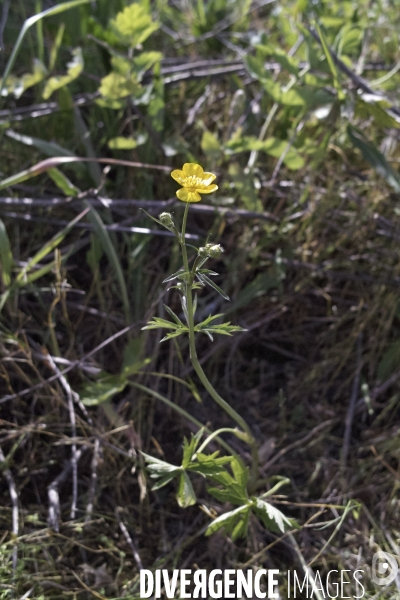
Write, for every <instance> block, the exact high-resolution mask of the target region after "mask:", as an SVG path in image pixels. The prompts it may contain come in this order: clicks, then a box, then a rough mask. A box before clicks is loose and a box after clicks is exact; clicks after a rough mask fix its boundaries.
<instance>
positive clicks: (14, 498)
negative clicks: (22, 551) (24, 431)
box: [0, 448, 19, 575]
mask: <svg viewBox="0 0 400 600" xmlns="http://www.w3.org/2000/svg"><path fill="white" fill-rule="evenodd" d="M0 463H1V464H2V465H6V464H7V462H6V459H5V456H4V454H3V450H2V449H1V448H0ZM4 476H5V478H6V479H7V483H8V489H9V491H10V498H11V506H12V532H13V536H14V537H15V543H16V539H17V537H18V533H19V515H18V494H17V488H16V487H15V482H14V478H13V476H12V473H11V471H10V469H9V468H8V467H6V468H5V469H4ZM17 562H18V546H17V545H15V546H14V548H13V571H14V575H15V571H16V570H17Z"/></svg>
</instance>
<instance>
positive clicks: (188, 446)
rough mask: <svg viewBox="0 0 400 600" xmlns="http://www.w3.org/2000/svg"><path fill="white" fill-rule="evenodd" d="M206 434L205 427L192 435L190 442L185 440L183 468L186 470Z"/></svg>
mask: <svg viewBox="0 0 400 600" xmlns="http://www.w3.org/2000/svg"><path fill="white" fill-rule="evenodd" d="M203 433H204V427H202V428H201V429H199V431H198V432H197V433H196V434H195V435H192V437H191V438H190V441H189V440H188V439H187V438H184V439H183V458H182V467H183V468H184V469H186V468H187V467H188V466H189V464H190V463H191V461H192V457H193V455H194V454H195V452H196V449H197V446H198V445H199V443H200V440H201V437H202V435H203Z"/></svg>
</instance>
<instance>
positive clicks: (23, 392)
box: [0, 289, 168, 414]
mask: <svg viewBox="0 0 400 600" xmlns="http://www.w3.org/2000/svg"><path fill="white" fill-rule="evenodd" d="M167 292H168V289H167V290H165V291H163V292H162V293H161V294H160V295H159V297H158V298H156V300H155V301H154V302H153V303H152V304H151V305H150V307H149V310H148V311H147V314H146V316H145V318H144V319H143V321H139V322H138V323H133V324H132V325H127V326H126V327H124V328H123V329H121V331H118V332H117V333H114V335H112V336H111V337H109V338H107V339H106V340H104V342H101V344H99V345H98V346H96V347H95V348H93V350H91V351H90V352H88V353H87V354H84V355H83V357H82V358H80V359H79V360H75V361H73V362H71V364H70V365H69V366H68V367H66V368H65V369H64V370H63V371H60V372H59V373H57V374H56V375H52V376H51V377H49V378H48V379H46V380H45V381H41V382H40V383H37V384H36V385H33V386H31V387H30V388H26V389H25V390H21V391H20V392H18V393H16V394H9V395H7V396H4V397H3V398H1V399H0V404H3V403H4V402H7V401H8V400H13V399H14V398H20V397H21V396H26V395H27V394H30V393H32V392H34V391H36V390H38V389H41V388H42V387H44V386H45V385H46V384H48V383H52V382H53V381H56V380H57V379H59V378H60V376H61V375H65V374H66V373H69V371H72V369H74V368H75V367H79V366H80V365H81V363H84V362H85V361H86V360H87V359H88V358H91V357H92V356H94V355H95V354H96V353H97V352H99V350H102V349H103V348H105V347H106V346H108V344H111V343H112V342H113V341H115V340H116V339H117V338H119V337H121V336H122V335H125V334H126V333H128V332H129V331H132V329H135V327H141V326H142V325H143V324H144V323H147V321H148V319H149V318H150V315H151V314H152V313H153V311H154V308H155V307H156V306H157V304H158V302H159V301H160V299H161V298H163V296H165V294H166V293H167ZM86 414H87V413H86Z"/></svg>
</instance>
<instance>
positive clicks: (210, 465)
mask: <svg viewBox="0 0 400 600" xmlns="http://www.w3.org/2000/svg"><path fill="white" fill-rule="evenodd" d="M218 454H219V452H218V451H217V452H214V453H213V454H203V453H202V452H198V453H197V454H196V461H197V462H191V463H190V464H188V466H187V469H188V470H189V471H193V472H195V473H199V474H200V475H203V477H214V478H216V477H218V476H219V475H221V474H222V473H224V472H226V469H225V468H224V465H226V464H227V463H230V462H231V460H232V457H231V456H220V457H218Z"/></svg>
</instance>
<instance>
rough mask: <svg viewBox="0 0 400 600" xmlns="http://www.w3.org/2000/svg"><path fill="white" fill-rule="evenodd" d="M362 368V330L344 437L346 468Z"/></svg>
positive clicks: (343, 450) (343, 462) (358, 341)
mask: <svg viewBox="0 0 400 600" xmlns="http://www.w3.org/2000/svg"><path fill="white" fill-rule="evenodd" d="M361 369H362V332H361V333H359V334H358V337H357V369H356V374H355V377H354V381H353V389H352V392H351V398H350V404H349V408H348V411H347V415H346V421H345V424H346V428H345V431H344V437H343V449H342V468H343V469H345V468H346V466H347V457H348V455H349V446H350V436H351V429H352V426H353V419H354V412H355V408H356V402H357V394H358V389H359V387H360V376H361Z"/></svg>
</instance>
